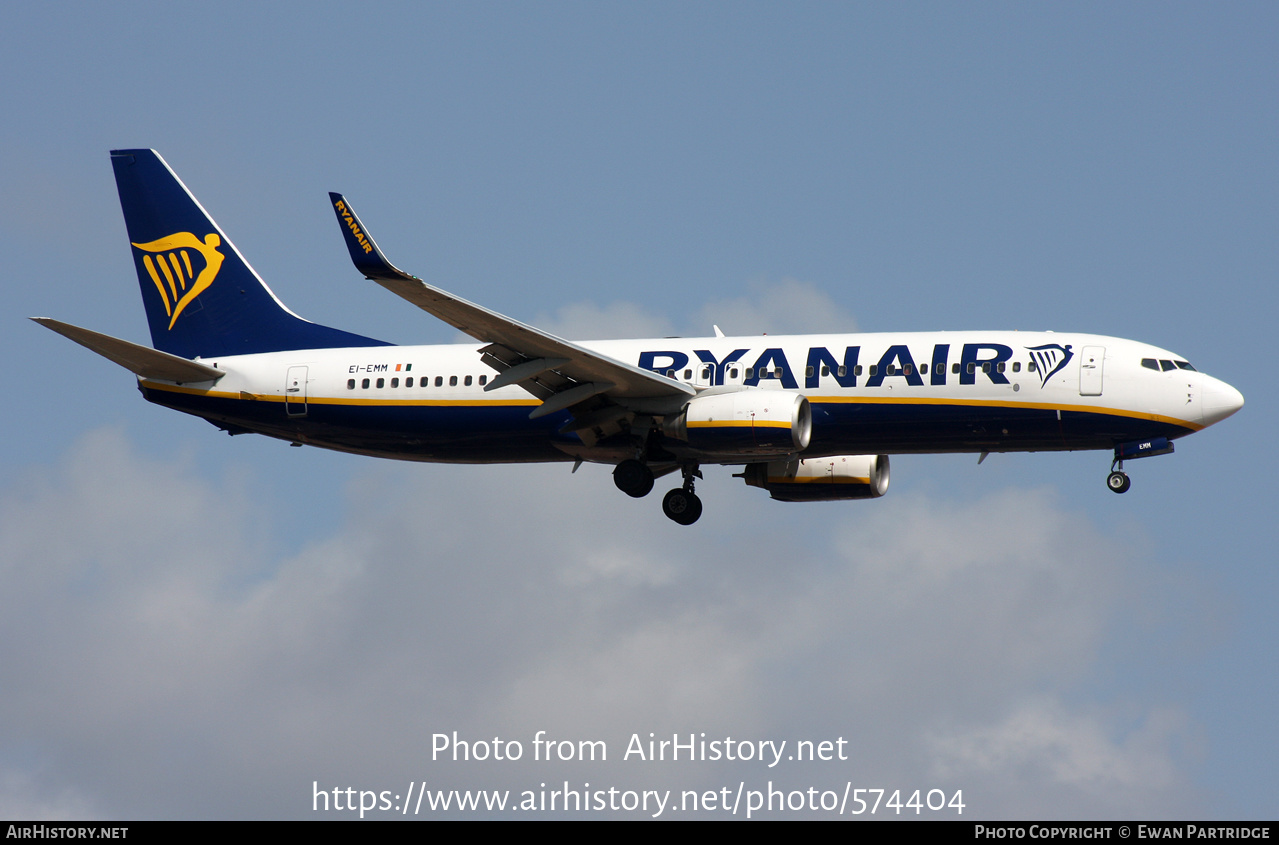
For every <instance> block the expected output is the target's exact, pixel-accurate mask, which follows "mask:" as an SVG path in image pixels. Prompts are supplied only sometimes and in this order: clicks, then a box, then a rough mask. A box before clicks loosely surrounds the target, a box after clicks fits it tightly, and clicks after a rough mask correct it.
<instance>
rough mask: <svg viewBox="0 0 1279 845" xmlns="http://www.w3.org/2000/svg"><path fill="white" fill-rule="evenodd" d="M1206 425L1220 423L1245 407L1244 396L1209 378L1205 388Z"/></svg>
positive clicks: (1221, 382) (1222, 382)
mask: <svg viewBox="0 0 1279 845" xmlns="http://www.w3.org/2000/svg"><path fill="white" fill-rule="evenodd" d="M1203 407H1204V425H1212V424H1213V423H1219V422H1221V421H1222V420H1224V419H1225V418H1226V417H1228V416H1230V415H1231V414H1233V413H1234V412H1235V411H1238V410H1239V409H1240V408H1242V407H1243V394H1242V393H1240V392H1239V391H1238V390H1235V389H1234V388H1233V387H1231V386H1230V385H1228V384H1226V383H1225V382H1224V381H1218V380H1217V379H1215V378H1212V377H1209V378H1208V379H1207V381H1205V382H1204V388H1203Z"/></svg>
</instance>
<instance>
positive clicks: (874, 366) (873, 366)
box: [870, 364, 879, 376]
mask: <svg viewBox="0 0 1279 845" xmlns="http://www.w3.org/2000/svg"><path fill="white" fill-rule="evenodd" d="M878 370H879V365H878V364H871V365H870V374H871V375H872V376H873V375H875V373H876V371H878Z"/></svg>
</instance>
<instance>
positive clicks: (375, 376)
mask: <svg viewBox="0 0 1279 845" xmlns="http://www.w3.org/2000/svg"><path fill="white" fill-rule="evenodd" d="M111 163H112V166H113V168H114V170H115V178H116V186H117V188H118V190H119V194H120V205H121V208H122V209H123V212H124V218H125V224H126V228H127V230H128V236H129V242H130V244H131V249H132V254H133V260H134V264H135V269H136V271H137V276H138V281H139V284H140V286H141V290H142V298H143V302H144V305H145V308H146V314H147V321H148V324H149V326H150V331H151V340H152V343H153V347H154V348H153V347H148V346H143V345H141V344H137V343H132V342H130V341H127V340H122V339H120V338H115V337H111V336H110V335H105V334H101V333H99V332H95V331H91V330H89V329H85V328H80V327H78V326H73V325H71V324H68V323H63V322H60V321H57V320H52V319H49V318H43V317H41V318H33V319H34V320H35V321H36V322H38V323H40V324H41V325H43V326H46V327H47V328H50V329H52V330H53V331H55V332H58V333H59V334H62V335H64V336H66V337H68V338H70V339H71V340H73V341H75V342H77V343H79V344H81V345H83V346H85V347H87V348H89V349H91V350H92V351H94V352H96V353H98V354H99V355H102V356H103V357H105V358H107V359H108V360H110V361H113V362H115V363H116V364H119V365H121V366H123V367H124V368H126V369H128V370H129V371H130V372H132V373H133V374H134V375H135V376H136V377H137V384H138V389H139V390H140V391H141V393H142V395H143V397H144V398H146V399H147V400H148V401H150V402H154V403H155V404H157V405H163V406H165V407H168V408H173V409H175V410H178V411H182V412H184V413H187V414H192V415H194V416H197V417H202V418H204V419H206V420H208V421H209V422H211V423H213V424H214V425H216V426H218V427H219V428H221V429H223V430H225V431H227V432H228V433H229V434H233V435H235V434H243V433H250V432H252V433H257V434H263V435H266V436H268V437H274V438H278V439H281V440H285V441H288V442H289V443H290V444H291V445H294V446H301V445H309V446H318V447H322V448H326V449H335V450H338V451H343V452H352V453H356V454H361V455H371V456H376V457H382V458H394V459H402V460H414V461H428V462H449V463H515V462H537V461H572V462H574V465H573V471H574V472H576V471H577V469H578V467H580V466H581V465H582V464H583V463H584V462H592V463H600V464H608V465H612V466H613V480H614V482H615V484H616V486H617V487H618V489H619V490H621V491H622V492H623V493H625V494H627V495H629V496H632V497H635V498H641V497H643V496H646V495H647V494H648V493H650V492H651V491H652V489H653V486H654V484H655V482H656V479H658V478H661V477H663V476H665V475H668V474H672V473H675V472H679V473H680V474H681V477H682V483H681V484H680V485H679V486H677V487H675V488H673V489H672V490H670V492H668V493H666V495H665V497H664V498H663V500H662V510H663V512H664V513H665V514H666V516H667V517H669V518H670V519H672V520H673V521H675V522H676V523H679V524H682V525H691V524H692V523H694V522H696V521H697V519H698V518H699V517H700V516H701V513H702V502H701V499H700V498H699V497H698V496H697V494H696V492H695V488H694V484H695V479H700V478H702V477H703V476H702V472H701V467H702V466H703V465H721V466H729V467H740V468H741V471H740V472H739V473H737V474H736V475H735V476H734V477H739V478H742V479H743V481H744V482H745V483H746V484H747V485H750V486H753V487H758V488H762V489H764V490H766V491H767V492H768V493H769V494H770V495H771V496H772V498H774V499H778V500H780V501H784V502H815V501H837V500H853V499H866V498H877V497H880V496H882V495H884V494H885V493H886V492H887V491H888V483H889V455H893V454H923V453H977V454H979V455H980V457H979V459H978V462H979V463H980V462H981V461H983V460H985V458H986V456H987V455H988V454H990V453H992V452H1036V451H1063V450H1067V451H1072V450H1109V451H1111V452H1112V456H1113V458H1112V461H1111V465H1110V472H1109V475H1108V476H1107V479H1106V484H1107V486H1108V487H1109V489H1111V490H1113V491H1114V492H1116V493H1124V492H1126V491H1127V490H1128V489H1129V487H1130V485H1131V480H1130V478H1129V476H1128V475H1127V473H1125V472H1124V461H1126V460H1133V459H1136V458H1144V457H1151V456H1155V455H1165V454H1168V453H1170V452H1172V451H1173V441H1175V440H1176V439H1178V438H1181V437H1184V436H1186V435H1188V434H1192V433H1194V432H1196V431H1199V430H1200V429H1203V428H1206V427H1207V426H1210V425H1213V424H1214V423H1217V422H1220V421H1221V420H1224V419H1225V418H1227V417H1229V416H1230V415H1231V414H1234V413H1235V412H1236V411H1238V410H1239V409H1240V408H1241V407H1243V402H1244V399H1243V396H1242V395H1241V394H1240V393H1239V391H1237V390H1235V389H1234V388H1233V387H1231V386H1230V385H1228V384H1226V383H1225V382H1223V381H1220V380H1218V379H1215V378H1213V377H1211V376H1208V375H1206V374H1204V373H1201V372H1199V371H1197V370H1196V369H1195V368H1194V367H1193V366H1191V364H1190V363H1189V362H1188V361H1187V360H1186V359H1185V358H1184V357H1182V356H1180V355H1177V354H1174V353H1172V352H1168V351H1167V350H1164V349H1160V348H1157V347H1154V346H1150V345H1148V344H1144V343H1138V342H1136V341H1132V340H1123V339H1120V338H1114V337H1103V336H1098V335H1091V334H1073V333H1055V332H1015V331H980V332H963V331H959V332H957V331H949V332H927V333H922V332H921V333H881V334H872V333H866V334H824V335H791V336H768V335H761V336H751V337H729V336H725V335H724V333H723V332H721V331H720V330H719V328H718V327H715V335H714V336H713V337H703V338H660V339H641V340H601V341H570V340H566V339H564V338H560V337H557V336H555V335H553V334H549V333H547V332H544V331H541V330H539V329H537V328H534V327H533V326H529V325H526V324H524V323H521V322H519V321H517V320H513V319H511V318H510V317H506V316H503V315H502V314H499V313H497V312H496V311H491V310H489V309H487V308H484V307H483V306H480V305H476V304H474V303H471V302H468V301H466V300H465V299H462V298H460V297H458V296H455V295H453V294H451V293H448V292H446V291H444V290H442V289H440V288H438V287H435V286H433V285H429V284H427V283H425V282H423V281H422V280H421V279H418V278H417V277H415V276H411V275H409V274H408V273H405V272H403V271H401V270H399V269H398V268H396V267H395V266H394V265H392V264H391V263H390V262H389V261H388V260H387V259H386V257H385V255H384V254H383V253H382V251H381V249H379V248H378V246H377V244H376V243H375V242H374V240H373V238H372V236H371V235H370V234H369V231H368V229H367V228H366V227H365V226H364V224H363V223H362V222H361V221H360V219H359V218H358V217H357V216H356V214H355V212H354V211H353V210H352V208H351V205H350V203H349V202H348V201H347V200H346V199H345V198H344V197H343V196H342V195H340V194H330V195H329V198H330V201H331V203H332V207H333V210H334V213H335V215H336V217H337V221H338V224H339V226H340V228H341V231H342V234H343V238H344V240H345V243H346V246H347V249H348V251H349V252H350V256H351V260H352V262H353V263H354V265H355V267H356V269H357V270H358V271H359V272H360V273H362V274H363V275H364V276H365V277H366V278H368V279H370V280H372V281H374V282H377V283H378V284H379V285H381V286H382V287H384V288H386V289H387V290H389V291H391V292H392V293H394V294H396V295H398V296H400V297H402V298H403V299H405V300H408V301H409V302H410V303H412V304H413V305H416V306H417V307H419V308H421V309H422V310H424V311H426V312H428V313H429V314H432V315H433V316H435V317H437V318H439V319H441V320H443V321H444V322H446V323H448V324H449V325H451V326H453V327H455V328H457V329H459V330H461V331H462V332H464V333H466V334H467V335H469V336H471V337H473V338H475V340H476V341H478V344H460V345H457V344H455V345H433V346H399V345H394V344H391V343H387V342H385V341H381V340H375V339H373V338H369V337H363V336H361V335H357V334H352V333H350V332H345V331H342V330H340V329H335V328H329V327H327V326H322V325H318V324H316V323H312V322H309V321H307V320H304V319H302V318H301V317H299V316H297V315H296V314H294V313H293V312H292V311H290V310H289V309H288V308H287V307H285V305H284V304H283V303H282V302H280V301H279V300H278V299H277V298H276V297H275V295H274V294H273V293H272V292H271V289H270V288H269V287H267V285H266V283H265V282H263V281H262V279H261V277H260V276H258V274H257V273H256V272H255V271H254V270H253V269H252V268H251V267H250V266H249V264H248V262H247V261H246V260H245V259H244V257H243V256H242V255H241V254H240V251H239V250H238V249H236V248H235V245H234V244H233V243H232V242H231V240H230V238H228V237H227V236H226V233H225V232H223V231H222V229H221V228H220V227H219V226H218V224H217V223H215V222H214V221H213V219H212V218H211V217H210V216H209V214H208V213H207V212H206V211H205V210H204V208H203V207H202V206H201V205H200V203H199V202H198V201H197V200H196V198H195V197H194V195H193V194H192V193H191V192H190V191H189V190H188V189H187V187H186V186H185V185H184V184H183V183H182V181H181V180H180V179H179V178H178V177H177V175H176V174H175V173H174V172H173V170H172V169H171V168H170V167H169V165H168V164H167V163H166V162H165V161H164V159H162V158H161V157H160V156H159V154H158V153H156V152H155V151H154V150H145V149H136V150H114V151H112V152H111Z"/></svg>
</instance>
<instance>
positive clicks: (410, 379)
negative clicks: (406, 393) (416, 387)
mask: <svg viewBox="0 0 1279 845" xmlns="http://www.w3.org/2000/svg"><path fill="white" fill-rule="evenodd" d="M404 386H405V387H412V386H413V376H409V377H408V378H406V379H405V380H404Z"/></svg>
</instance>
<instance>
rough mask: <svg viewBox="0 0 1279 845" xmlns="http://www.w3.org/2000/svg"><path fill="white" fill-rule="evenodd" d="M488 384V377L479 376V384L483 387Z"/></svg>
mask: <svg viewBox="0 0 1279 845" xmlns="http://www.w3.org/2000/svg"><path fill="white" fill-rule="evenodd" d="M488 383H489V377H488V376H480V384H481V385H485V384H488Z"/></svg>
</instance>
